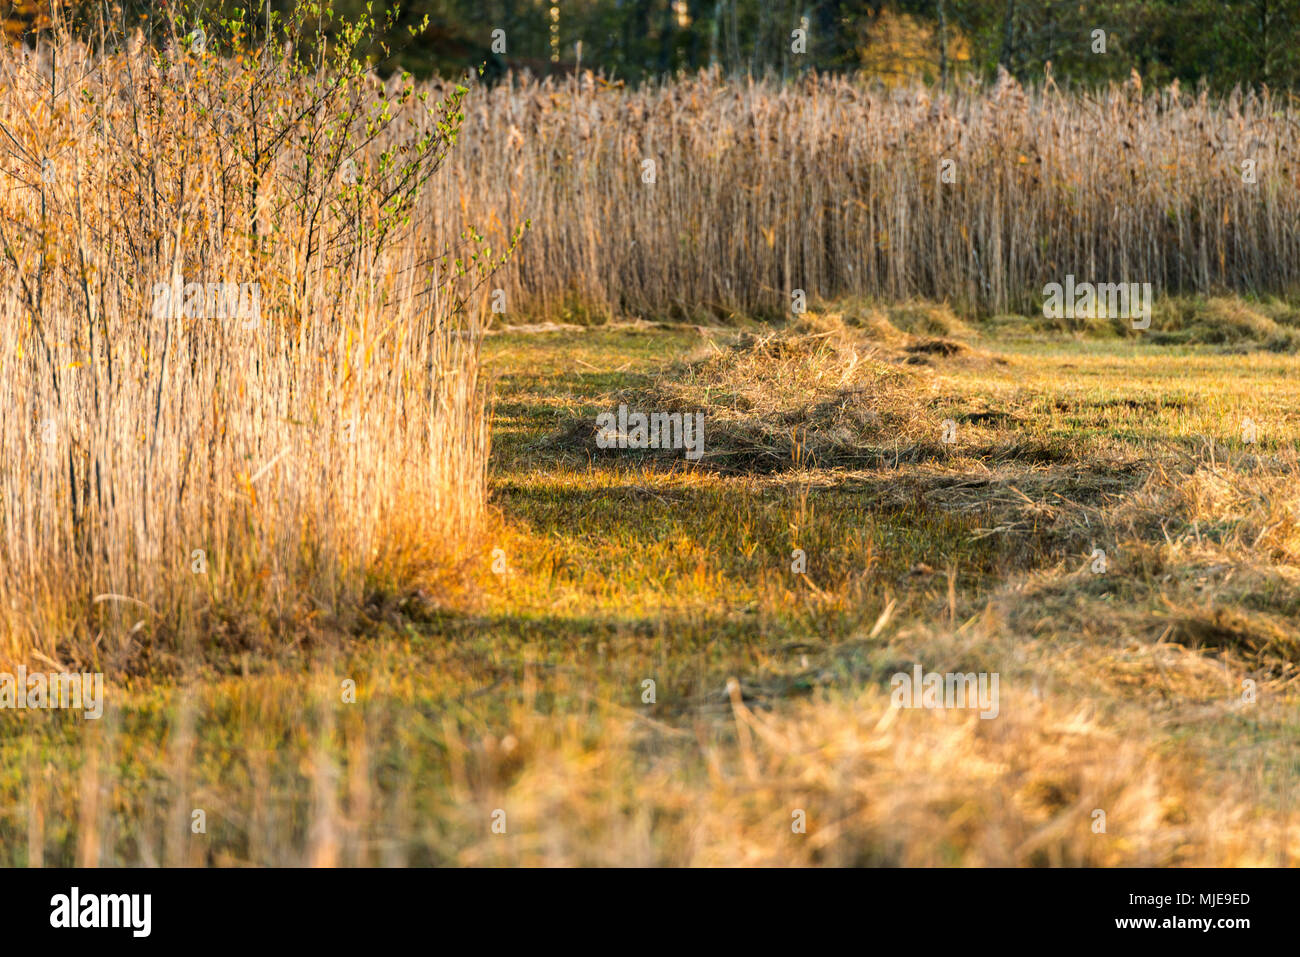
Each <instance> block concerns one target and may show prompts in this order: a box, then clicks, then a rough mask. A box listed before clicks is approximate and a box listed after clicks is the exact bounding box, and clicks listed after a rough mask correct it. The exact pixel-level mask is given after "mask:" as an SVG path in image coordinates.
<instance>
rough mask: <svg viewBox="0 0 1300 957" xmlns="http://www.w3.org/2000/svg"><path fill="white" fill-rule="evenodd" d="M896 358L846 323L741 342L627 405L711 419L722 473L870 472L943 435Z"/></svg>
mask: <svg viewBox="0 0 1300 957" xmlns="http://www.w3.org/2000/svg"><path fill="white" fill-rule="evenodd" d="M827 326H829V328H827ZM898 361H899V356H898V354H897V353H894V352H891V351H889V350H886V349H883V348H881V347H880V346H877V345H874V344H872V343H870V342H867V341H865V340H864V339H863V338H862V337H861V336H860V335H855V334H854V333H853V332H852V331H851V330H849V329H847V328H845V327H844V326H843V324H841V323H832V322H820V323H817V322H814V321H808V322H803V323H800V324H797V325H794V326H791V327H789V328H786V329H782V330H779V331H775V332H769V333H764V334H754V333H742V334H741V335H740V336H739V338H738V339H737V341H736V342H735V343H734V345H732V346H731V347H730V348H727V349H725V350H722V351H717V352H715V353H714V354H712V355H710V356H708V357H706V358H704V359H702V360H699V361H697V362H693V363H690V364H688V365H686V366H685V367H683V368H679V369H677V370H674V371H672V372H670V373H669V374H667V375H665V376H664V377H662V378H661V379H659V380H658V381H657V382H655V383H654V384H653V385H652V386H651V387H650V388H649V389H647V390H643V391H639V392H636V393H632V394H623V395H621V396H620V397H619V401H620V402H626V403H627V404H628V406H629V408H631V407H636V408H639V409H643V410H655V411H672V412H702V413H703V415H704V434H705V443H704V444H705V451H704V456H703V460H702V461H703V462H705V463H707V464H708V465H710V466H713V467H717V468H722V469H744V470H748V471H774V470H778V469H782V468H802V467H833V466H837V465H853V464H857V465H862V464H869V463H875V462H881V461H886V460H893V459H894V458H895V457H896V456H897V455H899V454H911V453H912V452H914V450H915V448H916V447H917V445H918V444H919V443H921V442H923V441H924V440H927V439H933V438H934V437H935V436H937V435H938V434H939V432H938V426H937V425H936V424H935V423H932V422H931V421H930V418H931V416H930V413H929V412H928V385H927V384H926V381H925V380H924V378H922V376H921V375H920V374H919V373H917V372H914V371H912V370H909V369H904V368H900V367H899V365H898V364H897V362H898Z"/></svg>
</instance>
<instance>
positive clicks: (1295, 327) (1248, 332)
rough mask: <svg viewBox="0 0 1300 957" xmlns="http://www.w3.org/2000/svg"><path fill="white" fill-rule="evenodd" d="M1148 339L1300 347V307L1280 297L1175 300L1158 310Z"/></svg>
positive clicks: (1286, 348) (1277, 348)
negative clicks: (1251, 299) (1273, 298)
mask: <svg viewBox="0 0 1300 957" xmlns="http://www.w3.org/2000/svg"><path fill="white" fill-rule="evenodd" d="M1152 325H1153V327H1154V328H1153V330H1152V332H1151V334H1150V337H1149V339H1148V341H1149V342H1151V343H1152V344H1156V345H1162V344H1170V343H1174V344H1182V343H1186V344H1190V345H1215V346H1224V347H1229V348H1233V349H1237V350H1240V349H1244V348H1251V347H1253V348H1258V349H1266V350H1268V351H1270V352H1296V351H1297V350H1300V310H1297V309H1296V308H1294V307H1292V306H1290V305H1287V304H1286V303H1284V302H1280V301H1276V300H1275V301H1271V302H1266V303H1259V302H1247V301H1245V300H1242V299H1235V298H1211V299H1207V300H1172V301H1169V302H1167V303H1165V304H1163V305H1162V307H1161V308H1158V309H1157V310H1156V315H1155V316H1154V317H1153V321H1152Z"/></svg>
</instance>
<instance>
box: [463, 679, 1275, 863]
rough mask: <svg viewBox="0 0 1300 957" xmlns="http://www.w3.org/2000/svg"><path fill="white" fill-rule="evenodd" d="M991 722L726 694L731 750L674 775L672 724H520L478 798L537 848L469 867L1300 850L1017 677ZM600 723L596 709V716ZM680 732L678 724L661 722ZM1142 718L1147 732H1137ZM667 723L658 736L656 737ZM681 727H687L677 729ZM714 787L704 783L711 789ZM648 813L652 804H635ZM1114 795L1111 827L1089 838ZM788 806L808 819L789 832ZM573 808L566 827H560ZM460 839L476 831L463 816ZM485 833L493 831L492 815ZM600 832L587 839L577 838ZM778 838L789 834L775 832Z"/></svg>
mask: <svg viewBox="0 0 1300 957" xmlns="http://www.w3.org/2000/svg"><path fill="white" fill-rule="evenodd" d="M1001 705H1002V711H1001V714H1000V715H999V717H998V719H997V720H991V721H983V720H980V719H979V718H978V717H975V715H974V714H973V713H971V712H968V711H967V712H963V711H941V710H930V711H901V710H898V709H895V708H892V707H891V706H890V702H889V697H888V694H887V693H886V692H883V691H882V690H881V689H879V688H877V687H874V686H873V687H870V688H867V689H865V690H864V691H863V692H862V694H861V695H858V696H856V697H854V698H847V697H841V696H828V697H825V698H818V699H814V700H808V701H803V702H799V703H797V704H795V705H793V706H792V707H791V708H789V709H788V710H783V711H781V712H777V713H762V712H760V711H756V710H753V709H751V708H750V707H749V706H748V705H747V704H746V703H745V702H744V701H742V700H741V699H740V695H739V693H738V692H735V693H733V694H732V698H731V718H732V720H733V721H734V723H735V727H736V745H735V747H727V748H718V749H714V748H710V749H709V755H708V760H709V764H708V768H707V771H706V770H705V769H704V768H701V769H700V770H699V773H698V776H693V775H684V774H683V773H682V767H681V759H680V754H681V751H680V750H679V747H680V748H689V749H691V750H692V751H693V750H694V747H695V742H694V740H693V739H691V738H685V737H683V738H680V739H676V740H668V741H665V740H664V739H663V738H662V737H658V736H657V735H659V734H661V732H662V728H659V729H654V728H650V729H647V728H645V727H644V726H639V725H637V724H635V723H633V722H631V721H629V720H617V719H615V718H614V716H612V715H608V716H604V720H603V725H602V732H601V740H602V741H603V742H605V747H603V748H601V749H599V750H593V749H591V748H590V746H589V745H586V744H584V742H583V741H582V739H581V737H580V736H579V735H578V734H577V733H576V730H575V729H576V727H577V726H576V725H574V726H561V725H556V724H554V723H551V724H537V723H532V724H530V725H526V730H525V731H524V732H522V733H521V734H520V744H519V747H520V749H521V750H524V751H527V752H528V753H531V754H534V755H546V756H547V757H548V758H549V760H535V761H532V762H529V763H528V764H527V765H526V766H525V768H524V770H523V772H522V773H521V774H520V775H519V776H518V777H517V778H515V779H514V780H513V781H511V782H510V783H508V784H506V785H504V793H503V794H500V793H497V792H492V793H490V795H489V794H488V793H485V794H484V795H483V797H482V800H483V801H486V800H489V799H491V800H500V801H502V802H509V803H508V806H510V807H513V808H516V809H517V811H516V813H517V815H518V820H519V822H520V825H519V826H520V827H521V829H523V830H524V831H525V832H526V833H532V832H534V831H535V832H536V833H537V834H539V835H540V836H541V838H540V839H539V840H537V841H535V842H527V843H520V844H512V845H507V844H505V843H503V842H500V841H492V840H491V839H490V836H489V837H487V838H483V837H480V838H477V840H476V842H475V843H474V844H473V845H472V846H469V847H466V848H465V849H464V850H463V851H462V854H461V857H460V862H461V863H472V864H497V865H501V864H531V865H538V864H551V865H556V864H559V865H565V866H575V865H601V864H616V863H623V864H626V863H627V862H628V861H634V862H635V863H636V864H638V865H653V864H664V863H672V864H685V865H702V866H737V865H751V866H752V865H759V866H762V865H768V866H774V865H780V866H789V865H803V866H808V865H824V866H825V865H829V866H900V865H901V866H954V865H960V866H1081V865H1083V866H1119V865H1130V866H1131V865H1156V864H1162V865H1176V864H1180V863H1188V862H1191V861H1210V862H1213V863H1214V864H1218V865H1248V864H1256V865H1258V864H1262V863H1267V862H1278V861H1288V860H1290V861H1293V860H1294V859H1295V854H1296V847H1295V844H1294V839H1293V838H1291V837H1290V836H1289V835H1288V834H1287V832H1285V831H1279V829H1278V828H1277V826H1276V822H1275V821H1270V820H1268V819H1267V818H1266V817H1265V815H1263V814H1261V813H1258V812H1256V811H1254V810H1252V809H1251V807H1250V804H1249V801H1248V800H1247V799H1246V797H1245V796H1244V795H1242V794H1239V793H1233V789H1232V788H1231V787H1230V788H1228V789H1227V790H1224V791H1214V792H1210V791H1206V790H1205V789H1204V788H1201V787H1198V782H1197V781H1195V780H1193V779H1191V778H1190V777H1189V776H1188V775H1187V774H1186V773H1184V772H1182V771H1181V770H1180V768H1179V767H1178V765H1177V764H1176V763H1174V762H1171V761H1169V760H1167V758H1165V757H1163V756H1161V755H1158V754H1154V753H1151V752H1150V751H1148V750H1147V749H1145V748H1143V747H1142V745H1141V744H1140V743H1139V742H1140V740H1141V737H1140V735H1137V734H1125V735H1121V734H1119V733H1117V732H1115V731H1112V730H1108V729H1107V728H1106V727H1104V726H1103V724H1102V722H1100V721H1098V720H1097V718H1096V717H1095V716H1092V715H1089V714H1087V713H1086V712H1082V711H1072V710H1067V709H1066V707H1065V706H1064V704H1063V702H1061V701H1059V700H1058V699H1056V698H1054V697H1048V698H1047V699H1042V700H1040V699H1039V698H1038V697H1036V696H1033V695H1030V694H1029V693H1027V690H1019V689H1017V688H1015V687H1013V686H1011V685H1010V683H1009V682H1008V684H1007V685H1005V686H1004V687H1003V688H1002V693H1001ZM593 717H594V716H593ZM669 730H670V731H671V730H673V729H669ZM1130 730H1136V729H1130ZM651 735H656V736H657V737H656V740H655V741H654V745H653V747H650V746H647V745H648V738H649V737H650V736H651ZM675 737H676V736H675ZM701 782H703V786H701ZM627 807H637V808H642V809H644V810H645V813H643V814H634V815H629V814H627V813H626V811H625V809H626V808H627ZM1099 807H1101V808H1105V809H1106V813H1107V829H1106V831H1105V833H1103V834H1097V833H1094V832H1093V828H1092V824H1093V821H1094V817H1093V811H1094V809H1096V808H1099ZM792 809H799V810H802V811H804V812H805V815H806V816H805V818H804V820H805V823H806V828H807V830H806V833H792V830H791V822H792V819H793V817H792ZM573 821H580V822H581V823H582V826H581V827H580V828H574V827H572V826H566V824H567V823H571V822H573ZM463 830H464V833H475V832H474V831H473V829H472V828H469V827H466V828H464V829H463ZM480 830H481V829H480ZM593 834H596V835H599V836H600V840H598V841H592V840H585V841H576V840H575V839H574V838H575V835H587V836H588V837H589V836H590V835H593ZM781 835H784V837H782V836H781Z"/></svg>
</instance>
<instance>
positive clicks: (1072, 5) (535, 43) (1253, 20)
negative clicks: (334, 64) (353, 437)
mask: <svg viewBox="0 0 1300 957" xmlns="http://www.w3.org/2000/svg"><path fill="white" fill-rule="evenodd" d="M267 2H268V0H253V2H251V3H246V4H238V3H231V2H230V0H174V2H172V3H170V4H162V3H161V0H159V2H144V3H142V2H138V0H125V3H126V5H127V6H128V7H131V6H133V7H134V8H135V9H136V11H137V13H139V14H141V15H143V16H158V15H159V14H160V11H162V10H165V9H170V10H176V9H178V8H181V7H187V8H189V9H191V10H194V9H201V10H203V11H205V12H206V13H207V14H209V15H211V14H213V13H215V12H218V11H219V10H220V9H221V8H223V7H227V8H228V7H230V6H245V7H249V8H253V9H258V10H262V9H264V8H265V5H266V3H267ZM269 2H270V3H271V4H272V6H273V7H279V8H283V7H285V6H286V5H287V3H288V0H269ZM48 4H49V0H42V2H39V3H38V2H33V0H27V2H23V3H18V4H15V3H8V4H7V6H8V8H9V9H10V10H15V9H21V10H29V9H36V8H40V7H47V6H48ZM83 5H84V4H83ZM366 5H367V0H335V2H334V6H335V8H336V9H337V10H338V11H339V13H340V14H342V15H344V16H355V15H358V14H360V13H361V12H362V11H363V10H364V9H365V8H366ZM5 6H6V0H0V9H2V8H4V7H5ZM394 6H396V7H398V8H400V15H399V16H398V17H397V25H396V27H395V29H393V30H392V31H391V37H390V43H389V48H388V50H387V51H386V52H385V51H379V50H376V51H373V52H374V54H375V56H376V58H377V59H381V60H383V61H384V64H385V65H387V66H402V67H405V68H407V69H411V70H412V71H414V72H417V73H428V72H432V71H439V72H444V73H454V72H460V71H462V70H464V69H467V68H477V67H478V66H480V65H483V66H484V67H485V72H486V73H487V74H488V75H489V76H494V75H499V74H500V73H502V72H503V71H505V70H506V69H510V68H514V69H524V68H527V69H530V70H532V71H533V72H534V73H546V72H569V71H571V70H573V69H574V68H575V67H577V66H578V65H579V64H580V65H581V66H582V67H583V68H590V69H593V70H598V71H601V72H603V73H604V74H605V75H606V76H607V77H610V78H612V79H622V80H625V81H628V82H632V83H636V82H641V81H643V80H646V79H648V78H653V77H656V76H663V75H666V74H671V73H675V72H677V71H683V70H686V71H694V70H698V69H702V68H706V67H716V68H717V69H719V70H721V71H723V72H725V73H728V74H732V75H736V74H740V75H745V74H749V75H776V76H781V77H786V78H789V77H792V76H797V75H799V74H801V73H803V72H806V71H809V70H818V71H849V70H855V71H856V70H863V71H866V72H868V73H872V72H883V71H884V69H885V68H884V67H882V65H881V64H882V63H888V64H890V66H891V68H892V67H895V66H896V65H897V64H898V63H905V64H907V65H908V67H909V69H908V72H909V74H910V76H911V77H914V78H921V79H924V80H927V81H931V82H949V81H953V80H955V79H957V78H959V77H961V76H972V75H973V76H976V77H980V78H985V79H987V78H991V77H993V76H995V75H996V73H997V71H998V68H999V66H1001V67H1004V68H1005V69H1007V70H1008V71H1009V72H1010V73H1011V74H1013V75H1014V76H1016V77H1017V78H1019V79H1022V80H1027V81H1033V80H1041V79H1042V78H1043V77H1044V76H1045V74H1046V72H1047V71H1048V69H1049V66H1048V65H1049V64H1050V70H1051V73H1052V76H1053V77H1054V78H1055V79H1056V81H1057V82H1058V83H1074V84H1095V83H1105V82H1108V81H1111V80H1124V79H1126V78H1128V76H1129V75H1130V73H1131V72H1132V71H1133V70H1136V71H1137V72H1138V73H1139V74H1140V75H1141V76H1142V77H1143V78H1144V79H1145V80H1148V81H1150V82H1155V83H1167V82H1170V81H1172V80H1174V79H1178V80H1180V81H1182V82H1183V83H1185V84H1189V85H1195V84H1197V83H1199V82H1201V81H1204V82H1206V83H1207V84H1209V85H1210V86H1211V87H1212V88H1214V89H1219V90H1223V89H1228V88H1231V87H1232V86H1234V85H1236V84H1247V85H1261V84H1267V85H1269V86H1270V87H1274V88H1277V87H1285V88H1295V87H1297V86H1300V42H1298V41H1300V0H406V2H404V3H403V2H401V0H398V2H396V3H384V2H378V3H375V4H373V7H374V12H375V13H376V14H381V13H384V14H386V13H387V12H388V11H389V9H390V8H391V7H394ZM426 17H427V18H428V22H427V24H426V23H425V18H426ZM412 30H414V34H413V35H412ZM494 31H501V33H498V34H495V38H494ZM796 31H802V34H796ZM1099 31H1100V33H1099ZM10 32H11V33H12V32H14V31H12V30H11V31H10Z"/></svg>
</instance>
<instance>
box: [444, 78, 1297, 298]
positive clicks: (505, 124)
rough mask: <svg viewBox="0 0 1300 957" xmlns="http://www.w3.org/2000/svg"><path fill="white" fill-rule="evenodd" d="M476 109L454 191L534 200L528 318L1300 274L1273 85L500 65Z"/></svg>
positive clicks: (493, 204) (1291, 141)
mask: <svg viewBox="0 0 1300 957" xmlns="http://www.w3.org/2000/svg"><path fill="white" fill-rule="evenodd" d="M467 113H468V116H467V122H466V127H465V129H466V137H465V144H464V145H465V147H466V148H465V149H463V150H461V151H459V152H458V153H457V154H456V156H455V157H454V160H453V165H454V173H455V175H454V176H453V177H449V178H448V179H447V180H445V181H444V182H443V183H442V184H441V186H440V188H441V189H442V190H443V194H442V195H443V198H442V200H441V202H440V206H441V207H442V208H445V209H449V210H452V209H458V210H460V215H461V217H462V218H463V220H464V221H472V222H474V223H476V224H478V225H479V226H480V228H486V229H488V230H489V235H492V234H493V232H495V234H496V238H497V239H498V241H499V240H500V239H502V238H504V237H505V236H506V234H507V231H508V230H509V228H510V227H511V224H513V223H515V222H518V221H521V220H523V219H525V218H531V219H532V222H533V230H532V234H531V235H530V236H529V237H528V239H527V240H526V242H525V247H524V249H523V250H522V254H521V256H520V257H519V258H518V260H517V261H516V262H515V263H513V264H512V265H511V267H510V269H509V271H508V274H507V276H506V278H505V279H504V280H503V281H500V282H497V283H496V285H498V286H501V287H502V288H503V289H505V290H506V293H507V302H508V304H509V306H508V312H509V313H510V314H512V315H513V316H515V317H517V318H524V317H526V316H527V315H529V313H530V312H531V311H534V310H538V309H540V310H543V311H546V312H548V313H551V314H557V313H558V314H560V315H566V316H568V317H571V318H580V319H581V318H590V317H593V316H594V317H600V316H602V315H615V314H620V313H624V314H626V313H631V314H636V313H646V314H657V315H663V314H679V315H686V316H690V317H692V318H695V317H700V316H705V315H710V314H712V315H727V314H730V313H734V312H750V313H752V312H758V311H773V312H786V313H788V312H789V310H790V307H791V293H792V290H794V289H803V290H805V292H806V293H807V294H808V295H809V296H810V297H815V298H822V299H830V298H834V297H837V296H841V295H846V294H853V295H870V296H879V297H884V298H889V299H900V298H905V297H910V296H923V297H929V298H933V299H940V300H942V299H950V300H952V301H958V302H963V303H965V304H969V305H972V306H976V307H979V308H981V309H990V310H1005V309H1009V308H1026V307H1029V306H1030V305H1032V304H1033V303H1034V302H1035V301H1036V299H1037V298H1038V297H1039V296H1041V290H1042V287H1043V285H1044V284H1045V283H1047V282H1050V281H1062V280H1063V279H1064V276H1065V275H1066V274H1067V273H1073V274H1074V275H1075V276H1077V277H1079V278H1080V280H1081V281H1082V279H1084V278H1087V279H1091V280H1094V281H1121V280H1127V281H1134V282H1150V283H1152V284H1153V285H1154V287H1155V289H1156V290H1157V291H1158V292H1159V291H1165V292H1193V291H1194V292H1207V291H1211V290H1215V289H1226V290H1233V291H1238V292H1243V291H1256V292H1273V293H1290V292H1294V291H1295V289H1296V284H1297V280H1298V279H1300V229H1298V224H1300V198H1298V197H1300V192H1298V191H1297V189H1296V187H1297V185H1298V184H1300V166H1297V161H1298V158H1300V125H1298V124H1297V118H1298V115H1300V114H1298V113H1297V108H1296V105H1295V103H1294V102H1293V101H1291V100H1290V99H1283V98H1282V97H1281V96H1278V95H1272V94H1269V93H1261V94H1249V95H1246V96H1241V95H1234V96H1232V97H1230V98H1227V99H1222V100H1216V99H1212V98H1210V97H1209V96H1207V95H1205V94H1202V95H1198V96H1192V95H1189V94H1187V93H1185V92H1180V91H1178V90H1177V88H1176V87H1175V88H1170V89H1165V90H1161V91H1155V90H1142V89H1141V87H1140V84H1137V83H1129V84H1126V85H1125V86H1122V87H1115V88H1112V89H1110V90H1108V91H1105V92H1101V93H1098V94H1095V95H1093V94H1083V93H1066V92H1061V91H1059V90H1057V89H1056V88H1054V87H1051V86H1049V87H1048V88H1047V89H1044V90H1023V89H1021V88H1020V87H1019V86H1017V85H1016V84H1015V83H1014V81H1010V80H1004V81H1003V82H1002V83H1000V84H999V85H997V86H996V87H994V88H991V89H981V88H969V89H964V90H962V91H960V92H958V93H954V94H940V93H937V92H933V91H925V90H921V89H915V90H912V91H910V92H909V91H904V92H895V93H889V92H884V91H877V90H872V89H868V88H866V87H865V86H863V85H862V84H860V83H857V82H854V81H852V80H848V79H844V78H817V79H809V80H806V81H804V82H801V83H799V84H795V85H791V86H787V87H779V86H775V85H772V84H768V83H759V82H750V83H735V82H723V81H720V80H718V79H715V78H713V77H710V76H707V75H705V76H702V77H699V78H695V79H683V80H679V81H677V82H673V83H669V84H665V85H661V86H648V87H643V88H640V89H637V90H627V89H622V88H609V87H607V86H606V85H605V84H603V83H602V82H601V81H599V80H596V79H593V78H592V77H591V76H590V75H587V76H585V77H583V78H581V79H577V78H574V79H571V80H569V81H568V82H566V83H562V84H558V85H557V84H553V83H552V82H551V81H549V80H548V81H543V82H541V83H537V82H524V83H516V84H515V85H513V86H512V85H507V84H503V85H499V86H497V87H495V88H491V89H488V88H482V87H480V88H477V89H476V90H475V91H474V93H473V94H472V96H471V97H470V98H469V100H468V104H467ZM944 159H951V160H953V161H954V162H955V174H956V182H955V183H952V184H945V183H941V182H940V178H939V173H940V163H941V161H942V160H944ZM1248 159H1249V160H1254V161H1255V176H1256V179H1257V182H1256V183H1254V184H1248V183H1246V182H1244V181H1243V167H1242V163H1243V161H1245V160H1248ZM647 160H652V161H653V162H654V164H655V166H654V179H655V181H654V182H653V183H647V182H644V181H643V173H644V172H645V170H646V167H645V166H644V163H645V161H647Z"/></svg>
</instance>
